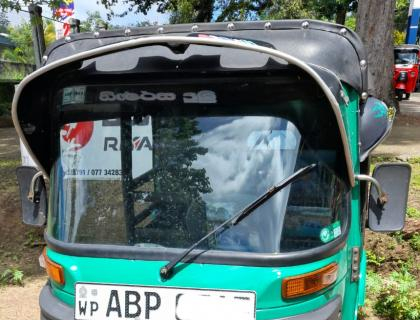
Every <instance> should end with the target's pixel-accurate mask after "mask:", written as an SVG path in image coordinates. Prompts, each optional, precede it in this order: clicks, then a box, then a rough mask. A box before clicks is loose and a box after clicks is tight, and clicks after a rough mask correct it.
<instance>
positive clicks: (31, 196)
mask: <svg viewBox="0 0 420 320" xmlns="http://www.w3.org/2000/svg"><path fill="white" fill-rule="evenodd" d="M41 176H42V171H38V172H37V173H35V174H34V176H33V177H32V180H31V184H30V185H29V192H28V200H29V201H31V202H33V203H35V202H36V197H35V183H36V181H37V180H38V178H39V177H41Z"/></svg>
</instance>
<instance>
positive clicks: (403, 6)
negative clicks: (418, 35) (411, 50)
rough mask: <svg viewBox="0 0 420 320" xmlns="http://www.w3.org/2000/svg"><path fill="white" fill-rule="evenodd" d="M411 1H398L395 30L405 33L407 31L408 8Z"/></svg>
mask: <svg viewBox="0 0 420 320" xmlns="http://www.w3.org/2000/svg"><path fill="white" fill-rule="evenodd" d="M409 7H410V0H397V1H396V3H395V20H394V21H395V23H394V25H395V30H398V31H401V32H405V31H406V30H407V21H408V8H409Z"/></svg>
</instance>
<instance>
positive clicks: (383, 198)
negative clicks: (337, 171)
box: [354, 174, 388, 206]
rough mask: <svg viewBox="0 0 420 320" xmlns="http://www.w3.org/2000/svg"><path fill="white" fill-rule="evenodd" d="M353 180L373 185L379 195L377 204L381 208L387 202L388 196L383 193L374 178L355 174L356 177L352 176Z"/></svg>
mask: <svg viewBox="0 0 420 320" xmlns="http://www.w3.org/2000/svg"><path fill="white" fill-rule="evenodd" d="M354 178H355V179H356V180H358V181H366V182H370V183H371V184H373V185H374V186H375V188H376V191H377V192H378V194H379V197H378V204H380V205H382V206H383V205H385V204H386V203H387V202H388V195H387V194H386V193H385V192H384V190H383V188H382V186H381V184H380V183H379V181H378V180H376V179H375V178H374V177H372V176H369V175H367V174H356V175H354Z"/></svg>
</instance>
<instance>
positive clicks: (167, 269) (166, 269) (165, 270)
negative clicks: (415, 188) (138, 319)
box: [160, 163, 317, 279]
mask: <svg viewBox="0 0 420 320" xmlns="http://www.w3.org/2000/svg"><path fill="white" fill-rule="evenodd" d="M316 166H317V165H316V164H315V163H312V164H310V165H308V166H306V167H303V168H302V169H299V170H298V171H296V172H294V173H293V174H291V175H290V176H289V177H287V178H285V179H284V180H282V181H281V182H280V183H279V184H277V185H274V186H273V187H271V188H270V189H268V190H267V191H266V192H265V193H264V194H262V195H261V196H260V197H258V198H257V199H256V200H254V201H253V202H251V203H250V204H249V205H247V206H246V207H245V208H244V209H242V210H241V211H239V212H238V213H236V214H235V215H234V216H232V217H231V218H229V219H227V220H226V221H225V222H223V223H222V224H220V225H219V226H217V227H216V228H215V229H213V230H212V231H210V232H209V233H208V234H206V235H205V236H204V237H202V238H201V239H200V240H198V241H197V242H195V243H194V244H193V245H191V247H189V248H188V249H185V251H184V252H182V253H181V254H180V255H179V256H178V257H177V258H175V259H173V260H172V261H169V262H168V263H167V264H166V265H164V266H163V267H162V268H160V276H161V278H162V279H169V278H170V276H171V275H172V270H173V268H174V267H175V266H176V265H177V264H178V263H179V262H180V261H182V260H183V259H184V258H185V257H186V256H187V255H188V254H189V253H190V252H191V251H193V250H194V249H195V248H197V246H198V245H200V244H201V243H202V242H203V241H205V240H207V239H208V238H210V237H211V236H212V235H214V234H215V233H217V232H218V231H220V232H223V231H225V230H226V229H228V228H230V227H231V226H234V225H236V224H238V223H239V222H240V221H242V220H243V219H244V218H245V217H247V216H248V215H250V214H251V213H252V212H253V211H254V210H255V209H257V208H258V207H260V206H261V205H262V204H263V203H264V202H266V201H267V200H269V199H270V198H271V197H273V196H274V195H275V194H276V193H278V192H279V191H281V190H282V189H284V188H285V187H287V186H288V185H289V184H291V183H292V182H295V181H296V180H298V179H299V178H301V177H303V176H305V175H306V174H308V173H309V172H311V171H312V170H313V169H314V168H315V167H316Z"/></svg>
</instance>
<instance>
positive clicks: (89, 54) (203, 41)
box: [12, 36, 355, 186]
mask: <svg viewBox="0 0 420 320" xmlns="http://www.w3.org/2000/svg"><path fill="white" fill-rule="evenodd" d="M168 43H170V44H197V45H209V46H221V47H226V48H232V49H242V50H248V51H253V52H258V53H263V54H267V55H271V56H273V57H276V58H280V59H283V60H285V61H287V62H288V63H290V64H293V65H296V66H298V67H299V68H301V69H302V70H304V71H305V72H307V73H308V74H309V75H310V76H311V77H312V78H313V79H314V80H315V81H316V82H317V83H318V85H319V86H320V87H321V89H322V90H323V92H324V93H325V95H326V97H327V98H328V101H329V102H330V104H331V106H332V108H333V111H334V114H335V116H336V119H337V123H338V127H339V130H340V135H341V140H342V142H343V147H344V155H345V159H346V164H347V172H348V176H349V181H350V184H351V185H352V186H354V185H355V177H354V172H353V164H352V159H351V154H350V148H349V143H348V139H347V135H346V129H345V127H344V122H343V119H342V117H341V111H340V106H339V104H338V102H337V100H336V98H335V96H334V95H333V93H332V92H331V90H330V89H329V87H328V86H327V84H326V83H325V82H324V81H323V80H322V79H321V77H320V76H319V75H318V74H317V73H316V72H315V71H314V70H313V69H312V68H311V67H310V66H309V65H308V64H307V63H305V62H304V61H302V60H300V59H297V58H295V57H293V56H291V55H289V54H286V53H283V52H281V51H278V50H275V49H272V48H267V47H263V46H260V45H253V44H249V43H243V42H239V41H233V40H225V39H214V38H198V37H197V38H196V37H185V36H152V37H147V38H137V39H131V40H127V41H123V42H119V43H114V44H111V45H107V46H103V47H99V48H95V49H92V50H88V51H84V52H80V53H77V54H75V55H72V56H69V57H66V58H62V59H60V60H57V61H54V62H52V63H51V64H48V65H46V66H43V67H42V68H40V69H38V70H36V71H35V72H33V73H31V74H30V75H28V76H27V77H26V78H24V79H23V80H22V82H21V83H20V84H19V86H18V87H17V89H16V92H15V95H14V97H13V103H12V120H13V124H14V126H15V128H16V131H17V133H18V135H19V137H20V139H21V140H22V142H23V144H24V145H25V147H26V148H27V149H28V152H29V154H30V156H31V157H32V158H33V159H34V161H35V163H36V165H37V166H38V168H39V169H40V170H41V171H42V172H43V173H44V176H47V177H48V176H49V175H48V174H47V172H46V171H45V169H44V168H43V167H42V166H41V164H40V163H39V161H38V159H37V158H36V157H35V156H34V153H33V152H32V149H31V148H30V147H29V144H28V142H27V140H26V139H25V136H24V134H23V131H22V128H21V127H20V124H19V120H18V118H17V105H18V102H19V98H20V95H21V93H22V91H23V89H24V88H25V86H26V85H27V84H28V83H29V82H31V81H32V80H34V79H35V78H37V77H39V76H40V75H42V74H44V73H47V72H48V71H50V70H53V69H54V68H57V67H59V66H62V65H65V64H68V63H71V62H75V61H78V60H83V59H88V58H93V57H96V56H101V55H104V54H106V53H112V52H116V51H121V50H123V49H130V48H134V47H140V46H150V45H157V44H168Z"/></svg>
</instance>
